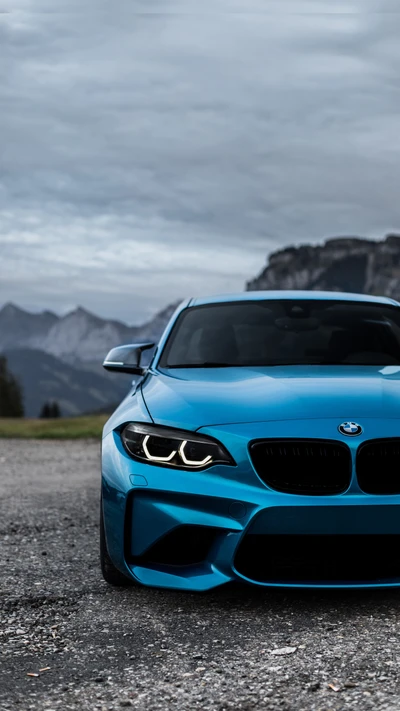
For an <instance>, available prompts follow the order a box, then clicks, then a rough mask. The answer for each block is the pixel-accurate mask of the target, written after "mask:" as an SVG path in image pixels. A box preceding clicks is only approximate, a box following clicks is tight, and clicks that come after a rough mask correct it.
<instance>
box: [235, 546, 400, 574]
mask: <svg viewBox="0 0 400 711" xmlns="http://www.w3.org/2000/svg"><path fill="white" fill-rule="evenodd" d="M399 550H400V536H399V535H363V536H360V535H344V536H340V535H323V536H317V535H296V536H294V535H252V534H248V535H247V536H245V537H244V539H243V541H242V543H241V544H240V546H239V549H238V551H237V553H236V558H235V567H236V570H237V571H238V573H241V574H242V575H244V576H245V577H246V578H249V579H250V580H254V581H257V582H265V583H267V582H274V583H293V584H295V583H307V582H309V583H318V582H321V583H329V582H333V583H335V582H336V583H339V582H347V583H348V584H351V583H352V582H354V583H361V582H365V583H379V582H380V581H381V582H382V581H385V580H386V581H394V580H395V579H400V561H399V559H398V552H399Z"/></svg>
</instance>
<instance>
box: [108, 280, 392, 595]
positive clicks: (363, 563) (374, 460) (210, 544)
mask: <svg viewBox="0 0 400 711" xmlns="http://www.w3.org/2000/svg"><path fill="white" fill-rule="evenodd" d="M153 347H154V344H151V343H139V344H133V345H125V346H120V347H118V348H115V349H113V350H112V351H111V352H110V353H109V354H108V356H107V358H106V360H105V362H104V367H105V368H106V369H108V370H112V371H119V372H125V373H131V374H133V375H136V376H139V378H138V379H137V382H136V384H135V386H134V388H133V389H132V390H131V392H129V394H128V395H127V397H126V398H125V400H124V401H123V402H122V403H121V405H120V406H119V407H118V409H117V410H116V412H115V413H114V414H113V415H112V417H111V418H110V419H109V420H108V422H107V424H106V426H105V428H104V436H103V452H102V495H101V519H100V538H101V564H102V571H103V575H104V578H105V580H106V581H107V582H108V583H111V584H113V585H129V584H134V583H138V584H143V585H151V586H157V587H164V588H177V589H180V590H197V591H201V590H207V589H210V588H213V587H215V586H217V585H221V584H223V583H226V582H229V581H234V580H239V581H245V582H247V583H252V584H255V585H261V586H290V587H314V588H317V587H342V588H344V587H353V588H355V587H385V586H400V563H399V562H398V560H397V553H398V551H399V547H400V304H399V303H397V302H395V301H392V300H391V299H387V298H383V297H382V298H381V297H373V296H364V295H356V294H343V293H323V292H300V291H295V292H288V291H277V292H253V293H252V292H247V293H244V294H240V295H234V296H224V297H214V298H204V299H192V300H188V301H186V302H184V303H183V304H182V305H181V306H180V307H179V308H178V309H177V311H176V313H175V314H174V316H173V317H172V319H171V321H170V323H169V325H168V327H167V328H166V330H165V332H164V334H163V336H162V338H161V340H160V342H159V344H158V346H157V348H156V349H155V351H154V353H153V356H152V360H151V362H150V365H149V366H148V367H144V366H143V364H142V365H141V357H142V352H143V351H145V350H147V349H151V348H153Z"/></svg>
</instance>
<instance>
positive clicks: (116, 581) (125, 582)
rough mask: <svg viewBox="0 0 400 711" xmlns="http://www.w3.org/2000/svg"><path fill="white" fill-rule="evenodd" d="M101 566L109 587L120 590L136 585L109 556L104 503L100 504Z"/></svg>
mask: <svg viewBox="0 0 400 711" xmlns="http://www.w3.org/2000/svg"><path fill="white" fill-rule="evenodd" d="M100 565H101V572H102V574H103V578H104V580H105V581H106V583H108V584H109V585H114V587H119V588H121V587H131V586H132V585H135V583H134V581H133V580H131V579H130V578H128V577H127V576H126V575H124V574H123V573H121V572H120V571H119V570H118V568H116V567H115V565H114V563H113V562H112V560H111V558H110V556H109V554H108V550H107V542H106V533H105V530H104V514H103V502H102V501H101V502H100Z"/></svg>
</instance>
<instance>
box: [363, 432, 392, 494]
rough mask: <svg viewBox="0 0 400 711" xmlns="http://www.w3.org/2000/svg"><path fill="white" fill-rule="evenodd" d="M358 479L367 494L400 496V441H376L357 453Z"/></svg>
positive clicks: (367, 443)
mask: <svg viewBox="0 0 400 711" xmlns="http://www.w3.org/2000/svg"><path fill="white" fill-rule="evenodd" d="M356 468H357V478H358V483H359V485H360V489H362V490H363V491H365V492H366V493H367V494H400V439H375V440H371V441H369V442H365V443H364V444H362V445H361V446H360V447H359V449H358V451H357V459H356Z"/></svg>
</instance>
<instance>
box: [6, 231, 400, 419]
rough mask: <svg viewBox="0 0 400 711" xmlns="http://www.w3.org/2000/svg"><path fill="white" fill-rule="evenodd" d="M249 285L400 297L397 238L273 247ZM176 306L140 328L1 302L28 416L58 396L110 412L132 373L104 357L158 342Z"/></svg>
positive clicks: (79, 408)
mask: <svg viewBox="0 0 400 711" xmlns="http://www.w3.org/2000/svg"><path fill="white" fill-rule="evenodd" d="M246 289H247V290H248V291H258V290H264V289H265V290H269V289H312V290H316V289H321V290H326V291H350V292H359V293H369V294H381V295H386V296H390V297H392V298H394V299H397V300H400V235H394V234H391V235H388V236H387V237H385V238H384V239H383V240H368V239H365V238H362V237H336V238H332V239H329V240H328V241H326V242H325V243H324V244H320V245H300V246H298V247H288V248H285V249H281V250H278V251H277V252H274V253H273V254H271V255H270V256H269V258H268V261H267V264H266V266H265V267H264V268H263V269H262V270H261V272H260V274H259V275H258V276H257V277H255V278H254V279H252V280H251V281H249V282H248V283H247V285H246ZM176 306H177V304H172V305H170V306H168V307H167V308H165V309H163V310H162V311H160V312H159V313H158V314H156V315H155V316H154V318H153V319H151V320H150V321H149V322H148V323H145V324H143V325H141V326H128V325H127V324H125V323H122V322H121V321H117V320H109V319H103V318H100V317H99V316H96V315H94V314H92V313H90V312H89V311H86V310H85V309H83V308H81V307H79V308H77V309H75V310H74V311H71V312H70V313H68V314H66V315H65V316H58V315H57V314H55V313H53V312H51V311H43V312H42V313H39V314H35V313H29V312H28V311H25V310H24V309H21V308H19V307H18V306H16V305H14V304H11V303H8V304H6V305H5V306H3V308H2V309H1V310H0V352H4V353H5V354H6V356H7V357H8V361H9V366H10V369H11V370H12V371H13V372H14V374H15V375H16V376H17V377H18V379H19V380H20V382H21V385H22V387H23V390H24V395H25V411H26V415H27V416H29V417H35V416H37V415H38V413H39V411H40V409H41V406H42V405H43V403H44V402H45V401H47V400H50V399H54V400H57V401H58V403H59V405H60V408H61V412H62V414H63V415H75V414H79V413H82V412H88V411H96V410H107V409H108V408H109V407H110V406H112V405H113V404H114V403H116V402H118V401H119V400H120V399H121V398H122V397H123V395H124V394H125V392H126V391H127V390H128V389H129V386H130V383H131V378H130V377H129V376H121V375H119V376H118V375H117V376H115V375H112V374H110V373H106V372H105V371H104V370H103V369H102V367H101V362H102V361H103V359H104V356H105V355H106V354H107V352H108V351H109V350H110V349H111V348H112V347H113V346H115V345H118V344H120V343H121V344H122V343H130V342H135V341H154V342H157V341H158V339H159V337H160V335H161V333H162V332H163V330H164V328H165V326H166V324H167V322H168V321H169V319H170V317H171V315H172V313H173V311H174V310H175V308H176Z"/></svg>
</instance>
